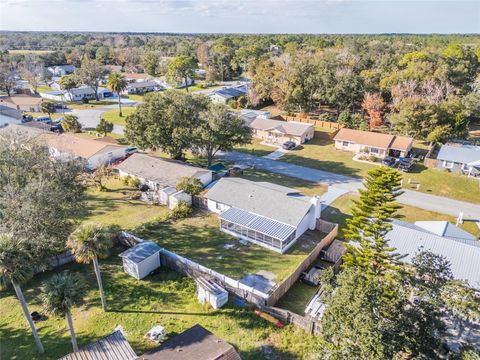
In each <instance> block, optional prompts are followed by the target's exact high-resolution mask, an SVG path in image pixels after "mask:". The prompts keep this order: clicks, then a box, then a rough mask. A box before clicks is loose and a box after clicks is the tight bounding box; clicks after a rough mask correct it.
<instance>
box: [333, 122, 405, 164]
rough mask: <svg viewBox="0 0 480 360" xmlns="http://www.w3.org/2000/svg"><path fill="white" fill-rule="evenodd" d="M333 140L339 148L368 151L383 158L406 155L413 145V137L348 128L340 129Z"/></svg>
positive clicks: (360, 151)
mask: <svg viewBox="0 0 480 360" xmlns="http://www.w3.org/2000/svg"><path fill="white" fill-rule="evenodd" d="M333 140H335V148H336V149H337V150H346V151H351V152H354V153H355V154H360V153H366V154H370V155H374V156H376V157H378V158H381V159H383V158H384V157H386V156H393V157H406V156H407V155H408V153H409V152H410V149H411V148H412V145H413V139H412V138H411V137H407V136H398V135H390V134H382V133H377V132H372V131H361V130H353V129H346V128H343V129H340V130H339V131H338V133H337V135H335V137H334V138H333Z"/></svg>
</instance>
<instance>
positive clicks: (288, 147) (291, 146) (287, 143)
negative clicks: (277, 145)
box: [282, 141, 297, 150]
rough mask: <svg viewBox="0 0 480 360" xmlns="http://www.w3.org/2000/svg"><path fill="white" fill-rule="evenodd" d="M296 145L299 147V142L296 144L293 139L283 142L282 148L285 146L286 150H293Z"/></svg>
mask: <svg viewBox="0 0 480 360" xmlns="http://www.w3.org/2000/svg"><path fill="white" fill-rule="evenodd" d="M296 147H297V144H295V143H294V142H293V141H285V142H284V143H283V144H282V148H284V149H285V150H293V149H295V148H296Z"/></svg>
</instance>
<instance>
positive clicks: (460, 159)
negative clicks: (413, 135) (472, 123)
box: [437, 143, 480, 176]
mask: <svg viewBox="0 0 480 360" xmlns="http://www.w3.org/2000/svg"><path fill="white" fill-rule="evenodd" d="M437 169H440V170H445V169H446V170H449V171H452V172H455V173H459V174H465V175H468V176H480V146H475V145H465V144H454V143H449V144H445V145H442V147H441V148H440V151H439V152H438V155H437Z"/></svg>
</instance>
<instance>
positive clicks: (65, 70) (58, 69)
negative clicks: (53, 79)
mask: <svg viewBox="0 0 480 360" xmlns="http://www.w3.org/2000/svg"><path fill="white" fill-rule="evenodd" d="M48 71H50V73H51V74H52V75H53V76H65V75H70V74H73V73H74V72H75V66H73V65H68V64H66V65H57V66H50V67H49V68H48Z"/></svg>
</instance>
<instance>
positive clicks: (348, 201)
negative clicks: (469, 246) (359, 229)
mask: <svg viewBox="0 0 480 360" xmlns="http://www.w3.org/2000/svg"><path fill="white" fill-rule="evenodd" d="M357 198H358V197H357V196H354V195H349V194H347V195H343V196H342V197H340V198H338V199H337V200H335V201H334V202H333V203H332V204H331V205H330V206H329V207H328V208H327V209H326V210H324V211H323V212H322V218H323V219H325V220H327V221H332V222H336V223H338V224H339V225H340V229H339V234H340V236H341V235H342V232H343V228H344V227H345V222H346V220H347V219H348V218H349V217H350V216H351V208H352V206H353V202H352V200H353V199H357ZM398 213H399V214H400V216H401V217H400V218H399V220H403V221H407V222H412V223H413V222H415V221H422V220H432V221H435V220H442V221H450V222H452V223H454V224H455V221H456V219H455V218H454V217H453V216H448V215H443V214H438V213H435V212H431V211H428V210H423V209H419V208H416V207H412V206H406V205H401V208H400V209H399V210H398ZM460 227H461V228H462V229H463V230H465V231H468V232H469V233H471V234H473V235H475V236H477V237H480V229H479V228H478V226H477V225H476V224H475V223H473V222H464V223H463V224H462V225H460Z"/></svg>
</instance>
